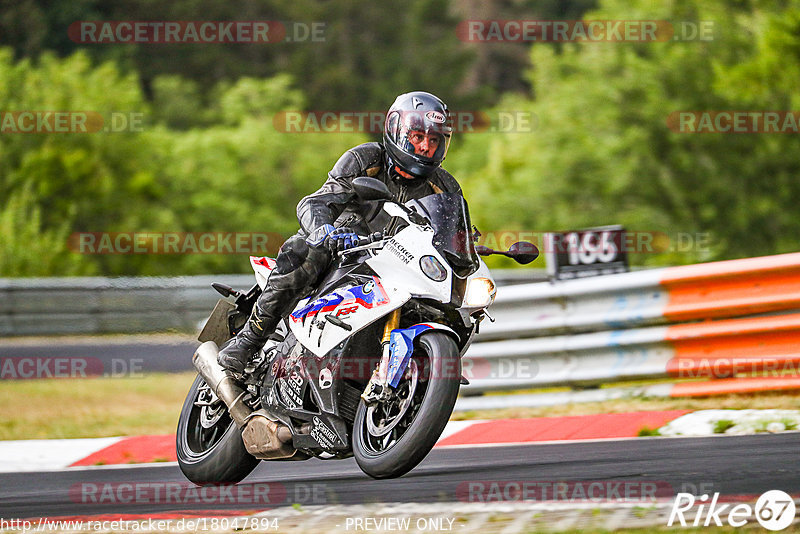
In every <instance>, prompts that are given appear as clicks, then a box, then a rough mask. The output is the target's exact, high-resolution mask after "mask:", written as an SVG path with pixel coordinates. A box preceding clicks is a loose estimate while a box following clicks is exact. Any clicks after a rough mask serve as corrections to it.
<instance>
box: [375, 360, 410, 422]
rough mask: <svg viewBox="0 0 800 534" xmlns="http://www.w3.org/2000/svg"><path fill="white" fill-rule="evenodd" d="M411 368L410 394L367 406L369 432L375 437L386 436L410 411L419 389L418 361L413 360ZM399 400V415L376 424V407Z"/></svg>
mask: <svg viewBox="0 0 800 534" xmlns="http://www.w3.org/2000/svg"><path fill="white" fill-rule="evenodd" d="M409 370H410V372H411V377H410V378H409V379H408V380H407V382H406V383H407V384H408V395H407V396H405V397H404V398H402V399H399V398H398V397H397V396H395V397H394V398H393V399H392V400H390V401H388V402H379V403H376V404H372V405H371V406H370V407H369V408H367V416H366V419H367V430H368V431H369V433H370V434H371V435H373V436H375V437H380V436H385V435H386V434H388V433H389V432H391V430H392V429H393V428H394V427H396V426H397V424H398V423H399V422H400V421H402V420H403V416H404V415H405V414H406V412H407V411H408V409H409V407H411V402H412V401H413V400H414V392H415V391H416V389H417V383H418V381H419V370H418V369H417V362H415V361H414V360H411V362H410V365H409ZM398 400H399V403H398V406H397V407H398V413H397V415H395V416H393V417H392V418H391V419H389V420H386V419H384V420H383V421H382V422H381V424H380V425H376V424H375V409H376V408H379V407H381V408H383V407H387V406H386V405H390V404H394V403H396V402H397V401H398Z"/></svg>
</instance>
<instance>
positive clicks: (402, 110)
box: [383, 91, 453, 178]
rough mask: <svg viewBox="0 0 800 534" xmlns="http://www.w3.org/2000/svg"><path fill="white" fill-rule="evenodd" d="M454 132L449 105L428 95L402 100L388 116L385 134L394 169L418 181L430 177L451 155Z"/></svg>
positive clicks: (417, 94) (421, 93)
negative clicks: (451, 140) (451, 141)
mask: <svg viewBox="0 0 800 534" xmlns="http://www.w3.org/2000/svg"><path fill="white" fill-rule="evenodd" d="M452 131H453V128H452V126H451V123H450V112H449V110H448V109H447V105H446V104H445V103H444V102H442V101H441V100H440V99H439V98H437V97H436V96H434V95H432V94H430V93H426V92H424V91H414V92H412V93H406V94H404V95H400V96H398V97H397V99H396V100H395V101H394V104H392V107H390V108H389V111H388V113H386V125H385V127H384V130H383V143H384V146H385V147H386V153H387V155H388V156H389V160H390V164H391V166H392V168H394V166H395V165H396V166H397V167H399V168H400V170H402V171H405V172H407V173H409V174H411V175H413V176H415V177H417V178H425V177H427V176H429V175H430V174H431V173H432V172H433V171H435V170H436V169H437V168H438V167H439V165H441V164H442V161H443V160H444V157H445V156H446V155H447V149H448V147H449V146H450V134H451V133H452ZM409 134H412V135H411V136H409ZM415 140H416V141H415ZM426 150H429V152H428V153H426V152H425V151H426Z"/></svg>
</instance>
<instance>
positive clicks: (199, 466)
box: [176, 375, 259, 486]
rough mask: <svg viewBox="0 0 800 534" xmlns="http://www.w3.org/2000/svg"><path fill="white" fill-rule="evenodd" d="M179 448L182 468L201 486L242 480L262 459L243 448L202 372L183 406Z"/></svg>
mask: <svg viewBox="0 0 800 534" xmlns="http://www.w3.org/2000/svg"><path fill="white" fill-rule="evenodd" d="M176 448H177V453H178V465H180V468H181V471H183V474H184V475H186V478H188V479H189V480H191V481H192V482H194V483H195V484H198V485H201V486H202V485H205V484H233V483H236V482H239V481H240V480H242V479H243V478H244V477H246V476H247V475H248V474H250V472H251V471H252V470H253V469H255V467H256V465H258V462H259V460H258V459H257V458H254V457H253V456H251V455H250V454H249V453H248V452H247V450H246V449H245V448H244V443H243V442H242V433H241V431H240V430H239V428H238V427H237V426H236V423H234V422H233V420H232V419H231V416H230V414H228V409H227V407H226V406H225V404H224V403H223V402H222V401H221V400H220V399H219V398H218V397H217V396H216V395H215V394H214V392H213V391H212V390H211V388H210V387H209V386H208V384H206V382H205V380H203V378H202V377H201V376H199V375H198V376H197V378H195V380H194V383H193V384H192V387H191V389H190V390H189V394H188V395H187V396H186V400H185V401H184V403H183V408H182V409H181V416H180V419H178V432H177V436H176Z"/></svg>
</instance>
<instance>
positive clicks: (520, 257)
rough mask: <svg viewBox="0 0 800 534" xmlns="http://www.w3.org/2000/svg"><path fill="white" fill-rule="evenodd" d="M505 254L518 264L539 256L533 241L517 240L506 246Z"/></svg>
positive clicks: (524, 263)
mask: <svg viewBox="0 0 800 534" xmlns="http://www.w3.org/2000/svg"><path fill="white" fill-rule="evenodd" d="M505 255H506V256H507V257H509V258H511V259H513V260H514V261H516V262H517V263H519V264H522V265H527V264H529V263H530V262H532V261H533V260H535V259H536V258H538V257H539V249H538V248H536V245H534V244H533V243H528V242H527V241H519V242H517V243H514V244H513V245H511V246H510V247H508V252H506V254H505Z"/></svg>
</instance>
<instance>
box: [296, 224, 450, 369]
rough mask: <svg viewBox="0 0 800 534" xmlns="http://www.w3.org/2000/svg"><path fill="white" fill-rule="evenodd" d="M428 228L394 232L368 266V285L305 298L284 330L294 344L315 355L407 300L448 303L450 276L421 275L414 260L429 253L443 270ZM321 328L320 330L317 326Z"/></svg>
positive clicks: (324, 351) (326, 350)
mask: <svg viewBox="0 0 800 534" xmlns="http://www.w3.org/2000/svg"><path fill="white" fill-rule="evenodd" d="M433 234H434V233H433V230H431V229H423V228H420V227H418V226H409V227H407V228H405V229H403V230H402V231H400V232H398V233H397V234H396V235H395V236H394V238H393V239H391V240H390V241H389V242H388V243H387V244H386V245H385V246H384V247H383V248H382V249H381V250H380V251H379V252H377V254H375V256H373V257H372V258H370V259H368V260H367V262H366V263H367V265H369V266H370V268H372V270H374V271H375V273H377V276H375V277H373V280H372V281H371V282H367V283H366V284H362V285H351V286H348V287H343V288H340V289H337V290H335V291H333V292H331V293H329V294H327V295H324V296H323V297H320V298H319V299H317V300H316V301H314V302H310V301H309V299H306V300H304V301H302V302H300V304H298V305H297V307H296V308H295V309H294V312H293V313H292V315H290V316H289V327H290V328H291V330H292V332H293V333H294V335H295V337H297V340H298V341H299V342H300V343H301V344H302V345H303V346H305V347H306V348H307V349H308V350H310V351H311V352H313V353H314V354H316V355H317V356H323V355H324V354H326V353H328V352H329V351H330V350H331V349H333V348H334V347H335V346H336V345H338V344H339V343H341V342H342V341H344V340H345V339H346V338H348V337H350V336H352V335H353V334H355V333H356V332H358V331H359V330H361V329H362V328H364V327H365V326H367V325H369V324H371V323H373V322H374V321H376V320H377V319H379V318H381V317H383V316H385V315H387V314H388V313H389V312H391V311H394V310H395V309H397V308H399V307H400V306H402V305H403V304H405V303H406V302H407V301H408V300H409V299H411V298H412V297H427V298H433V299H436V300H439V301H441V302H449V301H450V286H451V284H452V273H451V272H450V270H449V269H446V270H447V278H445V279H444V280H443V281H441V282H436V281H434V280H431V279H430V278H428V277H427V276H425V274H424V273H423V272H422V268H421V267H420V264H419V259H420V258H421V257H422V256H425V255H430V256H434V257H435V258H436V259H438V260H439V261H440V262H441V263H442V265H443V266H446V265H447V263H446V262H445V260H444V258H442V257H441V256H440V255H439V253H438V252H437V251H436V249H435V248H434V247H433ZM327 315H330V316H332V317H334V318H335V319H338V320H340V321H344V322H345V323H347V324H348V325H350V326H351V327H352V330H346V329H345V328H342V327H341V326H337V325H336V324H333V323H332V322H330V321H329V320H327V319H325V316H327ZM320 327H321V328H320Z"/></svg>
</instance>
